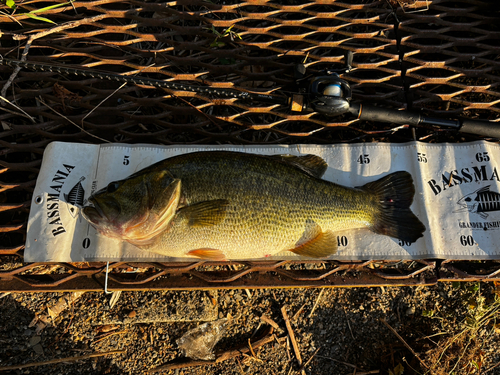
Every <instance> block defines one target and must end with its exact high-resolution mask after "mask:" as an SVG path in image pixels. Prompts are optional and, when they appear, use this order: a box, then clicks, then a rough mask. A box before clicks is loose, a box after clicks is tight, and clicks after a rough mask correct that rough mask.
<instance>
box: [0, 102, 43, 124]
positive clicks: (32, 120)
mask: <svg viewBox="0 0 500 375" xmlns="http://www.w3.org/2000/svg"><path fill="white" fill-rule="evenodd" d="M0 99H2V100H4V101H5V102H7V103H9V104H10V105H11V106H13V107H14V108H16V109H17V110H18V111H20V112H22V113H21V115H22V116H26V117H28V118H29V119H30V120H31V122H33V123H36V121H35V119H34V118H33V117H31V116H30V115H28V114H27V113H26V112H25V111H24V110H23V109H22V108H19V107H18V106H17V105H15V104H14V103H11V102H10V101H9V100H7V99H6V98H4V97H3V96H0ZM2 109H3V110H4V111H6V112H9V113H13V114H15V115H18V116H19V113H16V112H13V111H9V110H8V109H6V108H2Z"/></svg>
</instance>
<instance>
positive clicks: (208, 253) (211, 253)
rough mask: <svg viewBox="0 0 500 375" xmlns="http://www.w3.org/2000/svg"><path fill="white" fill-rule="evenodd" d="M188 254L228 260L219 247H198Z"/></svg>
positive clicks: (208, 258)
mask: <svg viewBox="0 0 500 375" xmlns="http://www.w3.org/2000/svg"><path fill="white" fill-rule="evenodd" d="M186 255H189V256H192V257H197V258H200V259H206V260H226V256H225V255H224V253H223V252H222V251H220V250H217V249H208V248H207V249H196V250H191V251H188V252H187V253H186Z"/></svg>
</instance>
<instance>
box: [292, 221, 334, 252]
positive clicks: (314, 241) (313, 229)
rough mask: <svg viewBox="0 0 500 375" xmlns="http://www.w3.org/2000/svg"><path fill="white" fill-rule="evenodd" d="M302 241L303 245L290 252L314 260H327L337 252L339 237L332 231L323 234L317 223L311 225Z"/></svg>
mask: <svg viewBox="0 0 500 375" xmlns="http://www.w3.org/2000/svg"><path fill="white" fill-rule="evenodd" d="M301 240H302V241H303V242H302V244H300V245H298V246H297V247H296V248H294V249H291V250H290V251H292V252H294V253H295V254H297V255H302V256H306V257H312V258H326V257H327V256H329V255H332V254H335V253H336V252H337V236H335V234H333V232H331V231H325V232H323V231H322V230H321V227H320V226H319V225H317V224H316V223H313V222H311V223H309V225H308V228H307V227H306V231H305V233H304V236H303V237H302V239H301Z"/></svg>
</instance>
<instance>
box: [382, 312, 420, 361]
mask: <svg viewBox="0 0 500 375" xmlns="http://www.w3.org/2000/svg"><path fill="white" fill-rule="evenodd" d="M380 321H381V322H382V323H384V324H385V325H386V326H387V328H389V329H390V330H391V332H392V333H394V335H396V337H397V338H398V339H399V340H400V341H401V342H402V343H403V344H404V346H406V347H407V348H408V350H409V351H410V352H411V353H412V354H413V355H414V356H415V358H417V359H418V361H419V362H420V364H421V365H422V366H424V367H425V368H427V369H428V368H429V366H427V364H426V363H425V362H424V361H422V359H420V357H419V355H418V354H417V353H416V352H415V351H414V350H413V349H412V347H411V346H410V345H408V343H407V342H406V341H405V340H404V339H403V338H402V337H401V336H400V334H399V333H397V332H396V330H395V329H394V328H392V327H391V325H390V324H389V323H387V322H386V321H385V319H383V318H381V319H380Z"/></svg>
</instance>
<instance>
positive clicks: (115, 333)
mask: <svg viewBox="0 0 500 375" xmlns="http://www.w3.org/2000/svg"><path fill="white" fill-rule="evenodd" d="M127 332H128V329H124V330H123V331H118V332H110V333H106V334H105V335H104V336H102V337H100V338H99V339H98V340H96V341H94V342H92V344H97V343H98V342H99V341H102V340H104V339H107V338H108V337H110V336H113V335H121V334H122V333H127Z"/></svg>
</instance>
